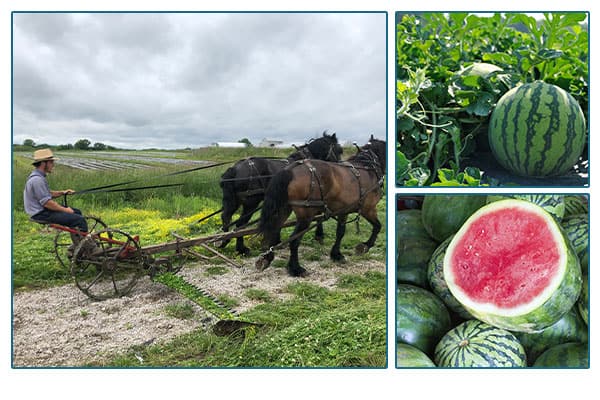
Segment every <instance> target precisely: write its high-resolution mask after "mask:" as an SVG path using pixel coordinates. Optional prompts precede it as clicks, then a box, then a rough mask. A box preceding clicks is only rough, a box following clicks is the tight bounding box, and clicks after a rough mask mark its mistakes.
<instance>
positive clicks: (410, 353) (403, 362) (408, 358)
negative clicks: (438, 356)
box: [396, 343, 435, 368]
mask: <svg viewBox="0 0 600 400" xmlns="http://www.w3.org/2000/svg"><path fill="white" fill-rule="evenodd" d="M396 367H398V368H431V367H435V364H434V363H433V361H431V359H430V358H429V357H427V354H425V353H423V352H422V351H421V350H419V349H417V348H416V347H414V346H411V345H408V344H404V343H396Z"/></svg>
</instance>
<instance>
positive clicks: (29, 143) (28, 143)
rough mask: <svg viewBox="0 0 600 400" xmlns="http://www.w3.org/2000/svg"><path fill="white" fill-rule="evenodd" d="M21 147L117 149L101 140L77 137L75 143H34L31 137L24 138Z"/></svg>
mask: <svg viewBox="0 0 600 400" xmlns="http://www.w3.org/2000/svg"><path fill="white" fill-rule="evenodd" d="M21 146H22V147H23V148H32V149H36V148H37V149H41V148H46V147H52V148H53V149H56V150H117V148H116V147H114V146H110V145H106V144H104V143H102V142H96V143H93V144H92V142H91V141H90V140H88V139H79V140H78V141H76V142H75V143H68V144H59V145H56V146H55V145H49V144H46V143H35V141H33V139H25V140H24V141H23V144H22V145H21Z"/></svg>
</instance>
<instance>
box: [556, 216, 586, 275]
mask: <svg viewBox="0 0 600 400" xmlns="http://www.w3.org/2000/svg"><path fill="white" fill-rule="evenodd" d="M562 227H563V229H564V230H565V233H566V234H567V237H568V238H569V240H570V241H571V244H572V245H573V248H574V249H575V253H576V254H577V257H578V258H579V260H580V264H582V265H581V267H582V269H583V270H585V271H582V272H583V273H584V274H587V266H588V265H587V262H586V263H585V264H586V265H583V264H584V263H583V262H582V261H584V260H588V258H587V253H588V245H589V232H590V224H589V220H588V216H587V214H583V215H581V214H580V215H574V216H571V217H570V218H569V219H567V220H566V221H563V223H562Z"/></svg>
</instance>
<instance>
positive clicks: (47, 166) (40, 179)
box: [23, 149, 88, 244]
mask: <svg viewBox="0 0 600 400" xmlns="http://www.w3.org/2000/svg"><path fill="white" fill-rule="evenodd" d="M56 160H58V158H56V157H54V154H52V150H50V149H41V150H36V151H35V152H34V153H33V163H32V165H33V166H34V167H35V169H34V170H33V172H31V174H29V176H28V177H27V182H26V183H25V190H24V191H23V203H24V205H25V212H26V213H27V214H28V215H29V216H30V218H31V219H32V220H34V221H38V222H48V223H54V224H59V225H63V226H67V227H69V228H74V229H78V230H80V231H82V232H87V230H88V226H87V222H86V221H85V218H84V217H83V215H81V211H79V210H78V209H76V208H72V207H63V206H61V205H60V204H58V203H57V202H56V201H54V200H53V199H54V198H56V197H60V196H63V195H65V194H72V193H75V192H74V190H72V189H67V190H50V186H49V185H48V180H47V179H46V175H47V174H50V173H51V172H52V169H53V168H54V161H56ZM71 239H72V240H73V243H74V244H77V243H78V242H79V239H80V236H79V235H75V234H71Z"/></svg>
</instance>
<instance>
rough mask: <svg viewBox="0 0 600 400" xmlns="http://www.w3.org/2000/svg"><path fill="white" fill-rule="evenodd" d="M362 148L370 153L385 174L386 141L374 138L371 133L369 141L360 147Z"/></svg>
mask: <svg viewBox="0 0 600 400" xmlns="http://www.w3.org/2000/svg"><path fill="white" fill-rule="evenodd" d="M362 149H363V150H364V151H367V152H369V153H370V154H371V157H372V158H373V161H374V162H376V163H377V165H378V166H379V168H380V169H381V172H382V173H384V174H385V166H386V151H387V144H386V141H385V140H379V139H375V137H374V136H373V134H371V137H370V138H369V141H368V142H367V144H365V145H364V146H363V147H362Z"/></svg>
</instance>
